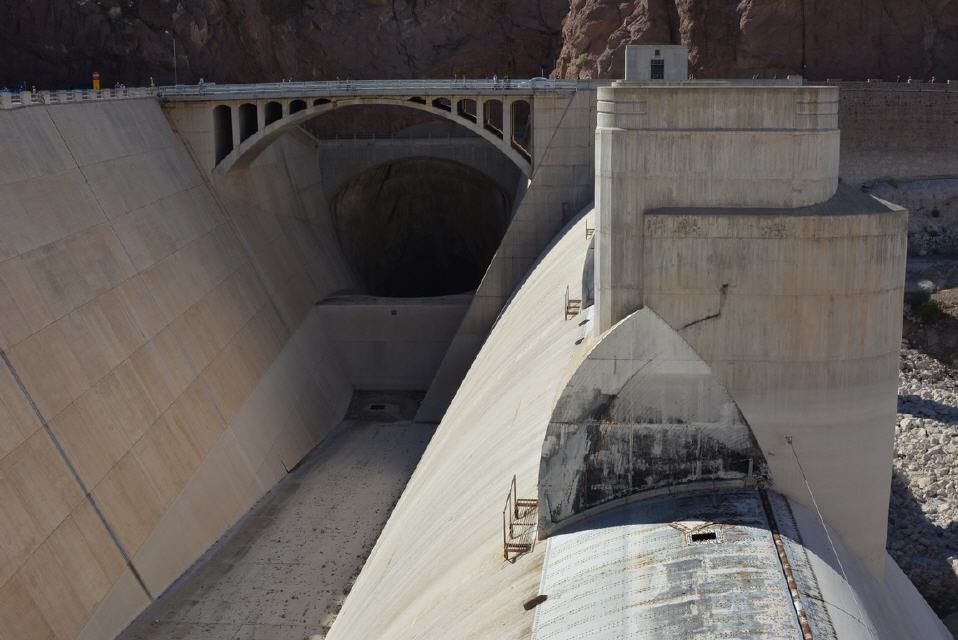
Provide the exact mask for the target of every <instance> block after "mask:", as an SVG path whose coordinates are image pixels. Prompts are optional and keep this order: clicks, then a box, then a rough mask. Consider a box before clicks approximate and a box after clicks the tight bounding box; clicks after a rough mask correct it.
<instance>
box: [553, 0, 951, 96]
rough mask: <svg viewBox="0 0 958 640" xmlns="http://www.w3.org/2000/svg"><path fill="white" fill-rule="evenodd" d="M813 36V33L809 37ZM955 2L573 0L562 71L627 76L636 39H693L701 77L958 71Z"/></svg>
mask: <svg viewBox="0 0 958 640" xmlns="http://www.w3.org/2000/svg"><path fill="white" fill-rule="evenodd" d="M803 35H804V38H803ZM956 35H958V8H956V7H955V4H954V3H953V2H950V0H930V1H929V2H922V3H914V2H908V1H907V0H879V1H877V2H862V1H858V2H828V1H826V0H772V1H763V2H756V1H755V0H718V1H717V2H691V1H690V0H629V1H627V2H618V1H613V0H572V6H571V8H570V11H569V15H568V17H567V18H566V21H565V23H564V26H563V30H562V41H563V48H562V53H561V55H560V56H559V59H558V61H557V62H556V70H555V71H554V73H553V75H554V76H556V77H561V78H621V77H622V74H623V70H624V67H623V61H624V53H625V47H626V45H630V44H654V43H658V44H662V43H679V42H682V43H685V44H688V45H689V63H690V65H689V70H690V71H691V72H692V73H693V74H694V75H695V77H696V78H729V77H732V78H734V77H739V78H742V77H744V78H751V77H752V76H753V75H756V74H758V75H759V76H763V77H771V76H772V75H775V74H777V75H779V76H780V77H781V76H784V75H788V74H793V73H801V68H802V66H801V65H802V48H803V46H804V48H805V52H806V59H807V62H808V72H807V76H808V77H810V78H826V77H829V78H845V79H864V78H885V79H887V80H894V79H896V78H897V77H898V76H901V78H902V79H903V80H904V79H907V78H909V77H914V78H916V79H918V78H920V79H928V78H930V77H931V76H933V75H935V76H937V77H938V78H939V79H942V78H955V77H958V65H956V62H955V61H956V60H958V38H956Z"/></svg>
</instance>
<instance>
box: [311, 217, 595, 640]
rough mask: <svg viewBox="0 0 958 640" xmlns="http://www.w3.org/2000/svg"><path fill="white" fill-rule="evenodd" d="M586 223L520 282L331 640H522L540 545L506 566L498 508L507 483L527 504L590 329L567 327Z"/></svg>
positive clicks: (577, 323)
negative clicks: (555, 411) (558, 404)
mask: <svg viewBox="0 0 958 640" xmlns="http://www.w3.org/2000/svg"><path fill="white" fill-rule="evenodd" d="M587 249H588V241H587V240H586V239H585V225H584V220H581V219H580V220H579V221H578V222H577V223H576V224H574V225H573V226H571V228H570V229H569V230H568V232H566V233H564V234H562V236H561V237H560V238H559V239H558V241H557V243H556V244H555V246H554V247H553V248H552V249H551V250H550V251H548V252H547V253H546V254H545V255H544V256H543V258H542V260H541V261H540V262H538V263H537V264H536V265H535V267H534V268H533V270H532V272H531V273H530V274H529V276H528V277H527V278H526V279H525V281H524V282H523V283H522V286H521V287H520V288H519V290H518V291H517V292H516V294H515V296H514V298H513V299H512V300H511V302H510V303H509V305H508V306H507V307H506V309H505V311H504V312H503V315H502V317H501V318H500V319H499V322H497V323H496V326H495V328H494V329H493V331H492V334H491V335H490V337H489V339H488V340H487V341H486V344H485V346H484V347H483V349H482V351H481V352H480V354H479V357H478V358H477V359H476V361H475V362H474V363H473V366H472V368H471V369H470V370H469V373H468V374H467V376H466V379H465V380H464V382H463V385H462V388H461V389H460V392H459V393H458V394H456V398H455V399H454V400H453V403H452V405H450V407H449V410H448V411H447V412H446V416H445V418H444V419H443V421H442V423H441V424H440V426H439V428H438V430H437V432H436V435H435V436H434V437H433V440H432V441H431V442H430V445H429V448H428V449H427V450H426V453H425V455H424V456H423V459H422V461H421V462H420V463H419V466H418V468H417V469H416V472H415V473H414V474H413V477H412V479H411V480H410V482H409V485H408V487H407V490H406V492H405V493H404V494H403V497H402V498H400V500H399V503H398V504H397V505H396V509H395V511H394V512H393V516H392V517H391V518H390V520H389V522H388V523H387V525H386V528H385V529H384V530H383V534H382V536H380V539H379V541H378V542H377V543H376V547H375V548H374V549H373V552H372V554H371V555H370V558H369V561H368V562H367V563H366V566H365V567H363V571H362V573H361V574H360V576H359V579H358V580H357V581H356V585H355V587H354V588H353V591H352V593H351V594H350V596H349V598H347V600H346V603H345V605H344V606H343V609H342V611H341V612H340V615H339V618H338V619H337V620H336V622H335V624H334V625H333V628H332V630H331V631H330V634H329V639H330V640H363V639H370V640H371V639H374V638H375V639H378V638H390V639H391V640H394V639H400V638H490V639H496V640H502V639H505V638H515V639H517V640H518V639H519V638H525V637H528V635H529V633H530V632H531V628H532V618H533V613H532V612H527V611H525V610H524V609H523V607H522V603H523V602H525V601H526V600H528V599H530V598H532V597H534V596H535V595H536V593H537V588H538V584H539V576H540V569H541V561H542V555H541V551H540V549H541V547H539V548H537V549H536V550H535V552H534V553H532V554H529V555H526V556H522V557H520V558H519V559H518V560H517V561H516V562H515V563H514V564H513V563H509V562H506V561H505V560H503V548H502V509H503V504H504V503H505V500H506V494H507V493H508V491H509V483H510V481H511V479H512V476H513V474H517V475H518V495H519V496H520V497H534V496H535V494H536V491H535V484H536V476H537V473H538V465H539V456H540V452H541V448H542V438H543V436H544V435H545V429H546V425H547V423H548V419H549V415H550V413H551V412H552V406H553V403H554V401H555V395H556V393H557V392H558V391H559V389H561V386H562V384H563V379H564V378H565V377H566V376H567V375H568V374H569V373H570V372H569V371H568V367H569V365H570V363H571V362H573V360H575V359H576V358H577V357H581V356H582V355H584V353H585V351H584V350H585V345H584V343H583V344H577V342H578V341H579V340H580V339H583V338H584V337H585V335H586V334H587V333H588V332H589V326H588V324H589V323H588V322H583V321H584V320H585V319H586V318H585V317H583V316H579V317H577V318H575V319H573V320H569V321H566V320H565V319H564V317H565V314H564V298H563V294H564V291H565V288H566V285H567V284H571V283H574V282H576V281H577V280H578V279H580V278H581V273H582V266H583V264H582V263H583V260H584V258H585V254H586V251H587Z"/></svg>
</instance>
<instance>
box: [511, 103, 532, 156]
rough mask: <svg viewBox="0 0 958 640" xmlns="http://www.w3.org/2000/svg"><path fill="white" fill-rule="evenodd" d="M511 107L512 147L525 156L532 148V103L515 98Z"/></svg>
mask: <svg viewBox="0 0 958 640" xmlns="http://www.w3.org/2000/svg"><path fill="white" fill-rule="evenodd" d="M510 108H511V109H512V148H513V149H515V150H516V151H518V152H519V153H522V154H523V155H525V156H526V157H528V155H529V150H530V149H531V148H532V147H531V144H532V105H530V104H529V103H528V102H527V101H526V100H516V101H515V102H513V103H512V104H511V105H510Z"/></svg>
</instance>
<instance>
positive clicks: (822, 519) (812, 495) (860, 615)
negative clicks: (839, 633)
mask: <svg viewBox="0 0 958 640" xmlns="http://www.w3.org/2000/svg"><path fill="white" fill-rule="evenodd" d="M785 442H787V443H788V446H789V448H791V450H792V455H793V456H795V464H796V465H798V470H799V472H801V474H802V481H803V482H804V483H805V489H806V490H807V491H808V497H809V498H811V500H812V504H813V505H814V506H815V513H816V514H818V521H819V522H820V523H821V525H822V531H824V532H825V538H827V539H828V546H829V547H831V549H832V555H834V556H835V562H837V563H838V568H839V569H840V570H841V572H842V577H843V578H844V579H845V584H846V585H847V586H848V592H849V594H850V595H851V597H852V600H853V601H854V602H855V607H856V608H857V609H858V622H859V623H860V624H861V625H862V626H863V627H865V632H866V633H868V637H870V638H874V637H875V636H874V634H873V633H872V630H871V627H869V626H868V623H867V622H866V621H865V620H866V619H865V612H864V610H862V603H861V601H860V600H859V599H858V596H857V595H856V593H855V590H854V589H853V588H852V583H851V581H849V579H848V573H847V572H846V571H845V564H844V563H843V562H842V559H841V557H840V556H839V555H838V549H837V548H836V547H835V541H834V540H832V534H831V533H830V532H829V531H828V525H826V524H825V517H824V516H823V515H822V510H821V508H820V507H819V506H818V500H816V499H815V493H814V492H813V491H812V485H811V484H810V483H809V482H808V476H807V475H806V474H805V467H804V466H802V461H801V460H800V459H799V457H798V451H796V449H795V442H794V440H793V439H792V436H785Z"/></svg>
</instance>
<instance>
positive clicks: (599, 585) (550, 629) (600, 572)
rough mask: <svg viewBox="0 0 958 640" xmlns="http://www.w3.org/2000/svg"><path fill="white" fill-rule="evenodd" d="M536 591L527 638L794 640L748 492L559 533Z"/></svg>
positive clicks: (613, 516)
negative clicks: (541, 599)
mask: <svg viewBox="0 0 958 640" xmlns="http://www.w3.org/2000/svg"><path fill="white" fill-rule="evenodd" d="M711 533H714V534H715V536H714V539H712V538H711V536H709V535H702V534H711ZM693 535H696V539H699V540H701V541H699V542H696V541H693V537H692V536H693ZM540 593H541V594H542V595H546V596H548V598H547V600H545V601H544V602H543V603H541V604H540V605H539V606H538V608H537V609H536V612H537V613H536V621H535V627H534V630H533V638H534V640H571V639H573V638H589V639H590V640H599V639H606V638H609V639H611V638H636V639H646V638H647V639H649V640H652V639H655V640H670V639H675V640H685V639H687V638H696V639H708V638H716V639H718V638H723V639H724V638H769V639H770V638H775V639H776V640H781V639H783V638H795V639H800V638H802V630H801V627H800V626H799V622H798V619H797V617H796V613H795V607H794V606H793V602H792V598H791V595H790V594H789V589H788V586H787V583H786V580H785V576H784V575H783V573H782V568H781V564H780V562H779V557H778V554H777V552H776V548H775V544H774V542H773V540H772V535H771V532H770V528H769V522H768V519H767V518H766V515H765V511H764V508H763V505H762V501H761V499H760V497H759V494H758V493H757V492H756V491H754V490H729V491H718V492H713V493H693V494H685V495H678V496H671V497H666V498H661V499H651V500H646V501H641V502H634V503H630V504H624V505H622V506H620V507H617V508H614V509H612V510H609V511H606V512H603V513H601V514H598V515H596V516H593V517H591V518H589V519H588V520H586V521H583V522H580V523H578V524H577V525H575V526H573V527H571V528H570V529H568V530H565V531H560V532H558V533H556V534H555V535H554V536H553V537H552V538H550V539H549V542H548V549H547V552H546V560H545V566H544V569H543V578H542V586H541V589H540Z"/></svg>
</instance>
